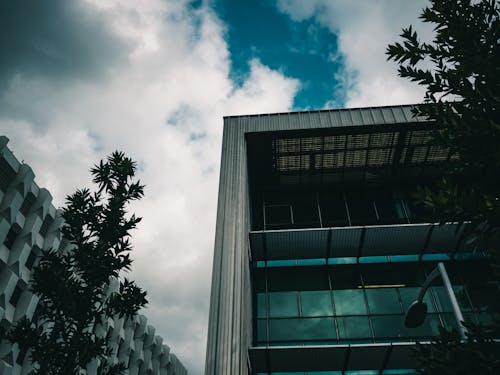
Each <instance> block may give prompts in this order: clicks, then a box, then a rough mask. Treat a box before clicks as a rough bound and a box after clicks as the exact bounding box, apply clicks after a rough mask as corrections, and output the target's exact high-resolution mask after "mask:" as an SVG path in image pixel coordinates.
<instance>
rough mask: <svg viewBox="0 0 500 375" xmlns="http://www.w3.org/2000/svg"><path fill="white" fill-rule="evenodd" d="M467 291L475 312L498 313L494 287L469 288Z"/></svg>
mask: <svg viewBox="0 0 500 375" xmlns="http://www.w3.org/2000/svg"><path fill="white" fill-rule="evenodd" d="M467 290H468V291H469V295H470V298H471V300H472V304H473V305H474V308H475V309H476V311H480V312H486V311H487V312H497V313H498V312H500V300H499V295H498V289H497V287H496V286H495V285H482V286H469V287H467Z"/></svg>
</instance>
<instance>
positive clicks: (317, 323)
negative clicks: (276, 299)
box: [269, 318, 337, 341]
mask: <svg viewBox="0 0 500 375" xmlns="http://www.w3.org/2000/svg"><path fill="white" fill-rule="evenodd" d="M269 338H270V340H271V341H308V340H335V339H336V338H337V335H336V333H335V324H334V320H333V318H303V319H270V320H269Z"/></svg>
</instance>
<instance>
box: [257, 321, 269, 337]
mask: <svg viewBox="0 0 500 375" xmlns="http://www.w3.org/2000/svg"><path fill="white" fill-rule="evenodd" d="M257 341H267V321H266V320H265V319H259V320H257Z"/></svg>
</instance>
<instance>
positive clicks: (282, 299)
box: [269, 292, 299, 318]
mask: <svg viewBox="0 0 500 375" xmlns="http://www.w3.org/2000/svg"><path fill="white" fill-rule="evenodd" d="M269 315H270V316H271V317H273V318H277V317H288V316H299V309H298V305H297V292H274V293H269Z"/></svg>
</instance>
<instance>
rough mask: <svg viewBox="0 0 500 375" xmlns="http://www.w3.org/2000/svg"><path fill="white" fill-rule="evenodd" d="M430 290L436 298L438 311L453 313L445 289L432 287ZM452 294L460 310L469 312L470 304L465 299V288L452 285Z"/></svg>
mask: <svg viewBox="0 0 500 375" xmlns="http://www.w3.org/2000/svg"><path fill="white" fill-rule="evenodd" d="M431 289H432V292H433V293H434V297H435V298H436V304H437V308H438V311H442V312H450V311H453V307H452V306H451V301H450V297H449V296H448V292H447V291H446V288H445V287H444V286H433V287H432V288H431ZM453 292H454V293H455V297H456V298H457V301H458V305H459V306H460V309H462V310H463V311H471V307H470V303H469V300H468V298H467V294H466V293H465V288H464V287H463V286H462V285H453Z"/></svg>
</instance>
